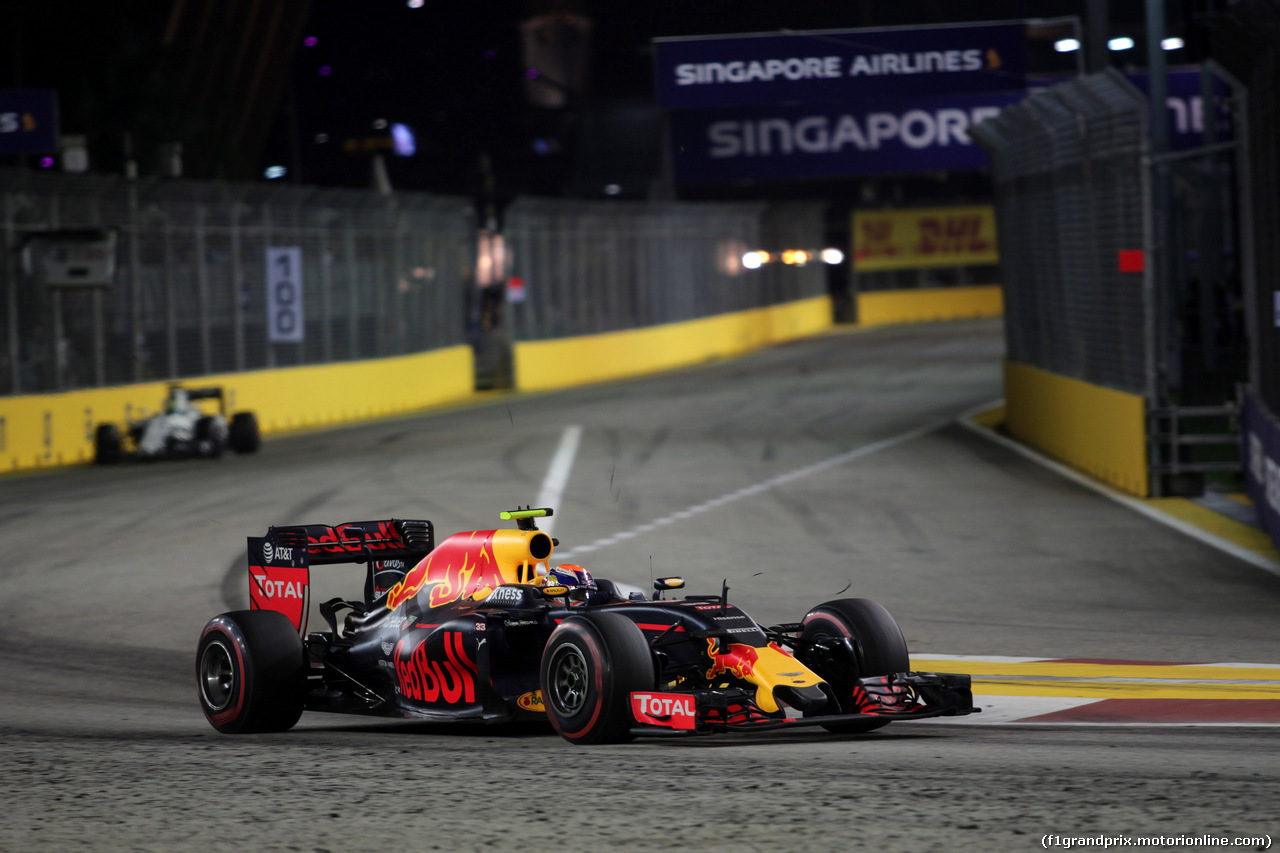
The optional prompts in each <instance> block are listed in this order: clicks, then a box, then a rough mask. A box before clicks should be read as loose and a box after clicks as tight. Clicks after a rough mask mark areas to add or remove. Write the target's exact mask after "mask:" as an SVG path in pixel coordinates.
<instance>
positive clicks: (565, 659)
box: [540, 613, 656, 744]
mask: <svg viewBox="0 0 1280 853" xmlns="http://www.w3.org/2000/svg"><path fill="white" fill-rule="evenodd" d="M540 674H541V684H542V702H543V705H544V706H545V707H546V709H547V717H548V718H549V719H550V720H551V725H552V726H554V727H555V729H556V731H557V732H559V733H560V736H561V737H563V738H564V739H565V740H567V741H569V742H570V743H580V744H596V743H624V742H626V741H629V740H631V738H632V734H631V723H632V718H631V693H632V692H633V691H637V690H652V689H653V688H654V685H655V683H656V678H655V675H654V666H653V656H652V655H651V654H650V652H649V643H648V641H646V640H645V638H644V634H643V633H642V632H641V631H640V629H639V628H638V627H636V624H635V623H634V622H632V621H631V620H630V619H628V618H627V617H625V616H623V615H621V614H619V613H583V614H580V615H577V616H571V617H569V618H568V619H566V620H564V621H563V622H561V623H560V625H559V627H557V628H556V629H555V631H553V632H552V634H551V638H550V639H548V640H547V645H546V648H544V649H543V652H542V667H541V673H540Z"/></svg>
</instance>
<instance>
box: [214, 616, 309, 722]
mask: <svg viewBox="0 0 1280 853" xmlns="http://www.w3.org/2000/svg"><path fill="white" fill-rule="evenodd" d="M306 677H307V674H306V659H305V657H304V654H303V647H302V640H301V638H299V637H298V632H297V631H296V630H294V627H293V624H292V623H291V622H290V621H289V618H288V617H287V616H285V615H284V614H283V613H277V612H275V611H274V610H237V611H235V612H232V613H223V614H222V615H221V616H216V617H214V618H213V619H211V620H210V621H209V624H208V625H206V626H205V628H204V631H203V632H202V633H201V634H200V643H199V645H198V646H197V647H196V693H197V695H198V696H199V698H200V708H201V710H203V711H204V715H205V718H206V719H207V720H208V721H209V724H210V725H211V726H213V727H214V728H215V729H217V730H218V731H220V732H223V733H224V734H247V733H249V732H283V731H288V730H289V729H291V728H293V726H294V724H295V723H297V722H298V718H299V717H300V716H302V708H303V704H304V701H305V695H306Z"/></svg>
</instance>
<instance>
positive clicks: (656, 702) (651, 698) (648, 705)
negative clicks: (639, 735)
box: [631, 693, 698, 730]
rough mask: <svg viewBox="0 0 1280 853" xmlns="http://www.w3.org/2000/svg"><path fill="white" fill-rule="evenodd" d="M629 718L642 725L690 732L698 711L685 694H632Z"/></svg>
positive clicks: (690, 697)
mask: <svg viewBox="0 0 1280 853" xmlns="http://www.w3.org/2000/svg"><path fill="white" fill-rule="evenodd" d="M631 716H632V717H634V718H635V720H636V722H638V723H642V724H647V725H651V726H662V727H664V728H669V729H685V730H692V729H693V728H694V726H695V725H696V723H697V720H698V711H697V705H696V704H695V702H694V700H693V697H692V696H690V695H689V694H687V693H632V694H631Z"/></svg>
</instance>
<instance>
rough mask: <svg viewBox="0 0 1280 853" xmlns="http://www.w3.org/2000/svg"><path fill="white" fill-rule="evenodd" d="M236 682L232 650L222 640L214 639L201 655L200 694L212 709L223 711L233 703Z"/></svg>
mask: <svg viewBox="0 0 1280 853" xmlns="http://www.w3.org/2000/svg"><path fill="white" fill-rule="evenodd" d="M234 683H235V667H234V666H233V665H232V663H231V650H230V649H228V648H227V647H226V644H225V643H223V642H222V641H221V640H214V641H213V642H212V643H210V644H209V645H207V646H205V649H204V653H203V654H201V655H200V696H201V698H203V699H204V703H205V704H206V705H208V706H209V707H210V708H211V709H212V710H214V711H221V710H223V709H224V708H226V707H227V706H228V705H230V704H231V691H232V686H233V685H234Z"/></svg>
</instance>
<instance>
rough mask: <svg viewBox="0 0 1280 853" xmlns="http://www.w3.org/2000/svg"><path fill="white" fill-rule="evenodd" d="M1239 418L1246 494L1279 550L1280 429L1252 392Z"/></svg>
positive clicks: (1246, 393) (1245, 401)
mask: <svg viewBox="0 0 1280 853" xmlns="http://www.w3.org/2000/svg"><path fill="white" fill-rule="evenodd" d="M1240 416H1241V417H1240V444H1241V447H1240V462H1241V466H1242V467H1243V468H1244V484H1245V491H1247V492H1248V493H1249V499H1250V500H1252V501H1253V505H1254V506H1255V507H1257V510H1258V519H1259V520H1260V521H1261V522H1262V527H1263V529H1264V530H1266V531H1267V533H1268V534H1270V536H1271V539H1272V541H1273V542H1276V543H1277V545H1278V546H1280V427H1277V426H1276V423H1275V421H1273V420H1272V419H1271V418H1270V417H1269V416H1268V414H1267V410H1266V408H1265V407H1264V406H1263V405H1262V403H1260V402H1259V401H1258V399H1257V398H1256V397H1255V396H1254V394H1253V392H1252V391H1246V392H1245V395H1244V406H1243V407H1242V409H1241V412H1240Z"/></svg>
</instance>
